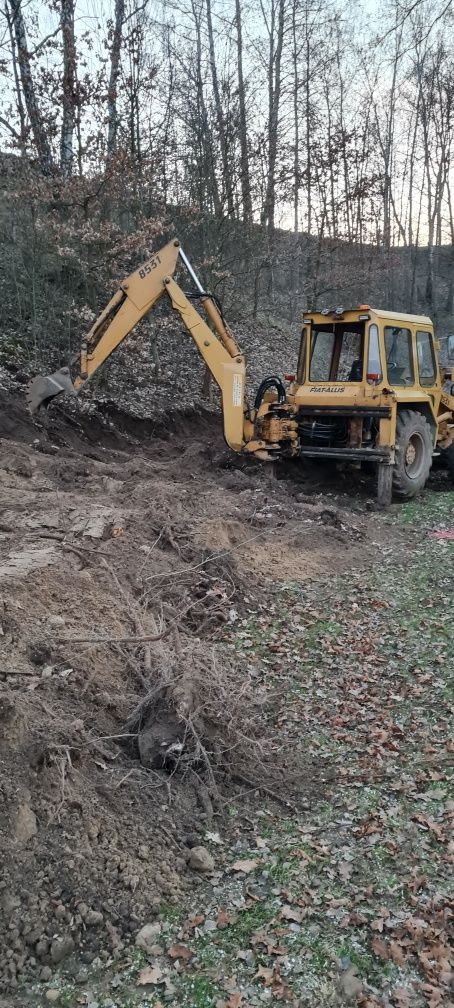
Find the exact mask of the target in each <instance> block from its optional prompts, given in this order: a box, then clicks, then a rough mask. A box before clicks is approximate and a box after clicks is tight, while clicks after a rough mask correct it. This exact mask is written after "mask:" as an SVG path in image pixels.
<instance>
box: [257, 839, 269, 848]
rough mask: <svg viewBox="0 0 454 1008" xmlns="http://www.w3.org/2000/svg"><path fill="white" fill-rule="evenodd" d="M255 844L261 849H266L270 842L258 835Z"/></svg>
mask: <svg viewBox="0 0 454 1008" xmlns="http://www.w3.org/2000/svg"><path fill="white" fill-rule="evenodd" d="M255 846H256V847H258V848H259V850H264V848H265V847H268V843H267V841H266V840H264V839H263V837H261V836H258V837H256V838H255Z"/></svg>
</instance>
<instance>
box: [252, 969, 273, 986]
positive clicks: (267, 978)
mask: <svg viewBox="0 0 454 1008" xmlns="http://www.w3.org/2000/svg"><path fill="white" fill-rule="evenodd" d="M254 975H255V977H256V979H258V980H263V982H264V984H265V987H269V986H270V984H272V982H273V977H274V969H268V967H267V966H259V968H258V970H257V973H255V974H254Z"/></svg>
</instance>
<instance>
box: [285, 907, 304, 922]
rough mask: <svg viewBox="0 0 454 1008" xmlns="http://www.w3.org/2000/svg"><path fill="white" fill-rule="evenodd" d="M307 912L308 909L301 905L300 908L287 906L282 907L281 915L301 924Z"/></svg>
mask: <svg viewBox="0 0 454 1008" xmlns="http://www.w3.org/2000/svg"><path fill="white" fill-rule="evenodd" d="M306 913H307V910H306V908H305V907H300V908H299V909H298V908H297V907H292V906H285V907H282V910H281V912H280V916H281V917H283V918H284V920H288V921H295V922H296V923H297V924H301V921H302V919H303V917H305V916H306Z"/></svg>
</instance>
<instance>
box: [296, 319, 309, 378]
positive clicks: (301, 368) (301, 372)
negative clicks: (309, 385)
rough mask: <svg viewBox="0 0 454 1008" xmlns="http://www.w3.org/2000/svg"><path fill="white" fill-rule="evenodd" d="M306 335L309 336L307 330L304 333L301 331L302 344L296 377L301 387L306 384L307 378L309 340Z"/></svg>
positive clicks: (303, 330)
mask: <svg viewBox="0 0 454 1008" xmlns="http://www.w3.org/2000/svg"><path fill="white" fill-rule="evenodd" d="M306 334H307V330H306V329H302V331H301V343H300V349H299V354H298V369H297V372H296V377H297V380H298V382H299V384H300V385H302V383H303V382H304V380H305V377H306V338H307V335H306Z"/></svg>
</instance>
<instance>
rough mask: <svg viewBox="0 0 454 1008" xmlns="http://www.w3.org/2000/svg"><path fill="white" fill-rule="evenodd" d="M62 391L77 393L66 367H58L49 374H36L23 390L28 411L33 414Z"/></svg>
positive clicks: (70, 393) (71, 393)
mask: <svg viewBox="0 0 454 1008" xmlns="http://www.w3.org/2000/svg"><path fill="white" fill-rule="evenodd" d="M63 392H66V393H68V394H69V395H77V392H76V390H75V388H74V385H73V383H72V381H71V375H70V372H69V368H67V367H63V368H60V370H59V371H55V372H54V374H51V375H45V376H43V375H37V376H36V378H32V380H31V382H29V384H28V386H27V389H26V392H25V398H26V401H27V406H28V408H29V410H30V412H31V413H32V414H35V413H37V412H38V410H39V409H40V408H41V407H42V406H48V405H49V403H50V402H51V401H52V399H55V396H58V395H61V394H62V393H63Z"/></svg>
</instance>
